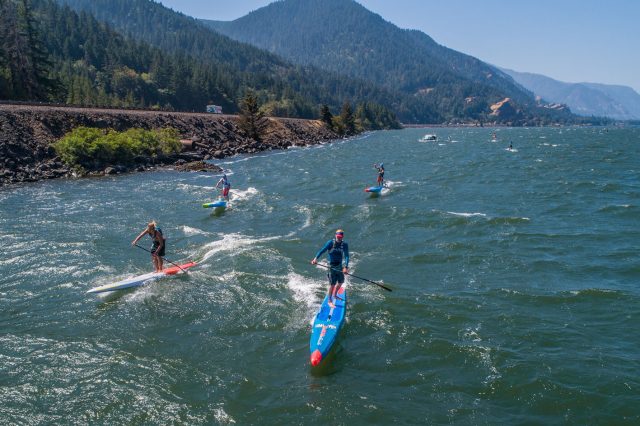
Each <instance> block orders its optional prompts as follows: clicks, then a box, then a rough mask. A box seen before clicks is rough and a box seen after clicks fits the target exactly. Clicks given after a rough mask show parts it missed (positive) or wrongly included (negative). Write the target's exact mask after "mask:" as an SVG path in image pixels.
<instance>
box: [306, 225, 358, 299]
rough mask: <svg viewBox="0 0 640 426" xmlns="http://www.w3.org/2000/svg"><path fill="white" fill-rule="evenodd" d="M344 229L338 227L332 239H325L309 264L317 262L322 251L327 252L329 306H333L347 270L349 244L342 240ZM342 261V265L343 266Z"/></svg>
mask: <svg viewBox="0 0 640 426" xmlns="http://www.w3.org/2000/svg"><path fill="white" fill-rule="evenodd" d="M343 238H344V231H343V230H342V229H338V230H337V231H336V236H335V238H334V239H332V240H329V241H327V243H326V244H325V245H324V247H322V248H321V249H320V251H319V252H318V253H316V256H315V257H314V258H313V259H312V260H311V264H312V265H315V264H317V263H318V258H319V257H320V256H322V254H323V253H324V252H327V255H328V257H329V266H330V268H331V269H329V273H328V274H327V277H328V278H329V291H328V292H327V295H328V296H329V306H331V307H335V304H334V303H333V299H334V298H335V297H336V294H338V290H340V287H341V286H342V284H344V274H345V273H346V272H348V271H349V245H348V244H347V242H346V241H343ZM343 261H344V266H343Z"/></svg>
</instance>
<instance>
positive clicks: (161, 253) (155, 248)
mask: <svg viewBox="0 0 640 426" xmlns="http://www.w3.org/2000/svg"><path fill="white" fill-rule="evenodd" d="M158 234H160V238H161V239H162V242H163V243H164V244H162V248H161V249H160V251H158V247H160V242H159V241H158V239H157V238H156V237H157V236H158ZM149 236H150V237H151V239H152V240H153V246H151V253H153V254H155V255H157V256H164V249H165V248H166V247H167V244H166V240H165V239H164V235H162V230H160V228H156V232H155V234H153V235H151V234H149ZM156 252H157V253H156Z"/></svg>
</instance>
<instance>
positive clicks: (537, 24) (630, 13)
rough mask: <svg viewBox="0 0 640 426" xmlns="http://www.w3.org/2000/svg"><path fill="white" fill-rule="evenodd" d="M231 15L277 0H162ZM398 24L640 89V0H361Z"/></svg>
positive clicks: (522, 64)
mask: <svg viewBox="0 0 640 426" xmlns="http://www.w3.org/2000/svg"><path fill="white" fill-rule="evenodd" d="M159 1H160V2H161V3H162V4H164V5H165V6H167V7H170V8H172V9H174V10H177V11H180V12H182V13H184V14H185V15H189V16H193V17H196V18H206V19H215V20H221V21H231V20H234V19H236V18H239V17H241V16H244V15H246V14H247V13H249V12H251V11H252V10H256V9H259V8H260V7H263V6H266V5H267V4H269V3H272V2H273V0H159ZM357 1H358V3H360V4H362V5H363V6H364V7H366V8H367V9H369V10H371V11H372V12H375V13H377V14H379V15H380V16H382V17H383V18H384V19H385V20H387V21H390V22H392V23H393V24H395V25H397V26H398V27H400V28H411V29H418V30H421V31H423V32H425V33H426V34H428V35H429V36H431V37H432V38H433V39H434V40H435V41H436V42H438V43H440V44H442V45H444V46H447V47H450V48H452V49H454V50H457V51H460V52H463V53H467V54H469V55H472V56H475V57H476V58H478V59H481V60H483V61H485V62H488V63H491V64H494V65H497V66H500V67H505V68H510V69H513V70H516V71H523V72H533V73H537V74H544V75H546V76H548V77H551V78H554V79H556V80H560V81H566V82H572V83H577V82H592V83H607V84H622V85H625V86H631V87H633V88H634V89H635V90H636V92H638V93H640V0H607V1H604V0H483V1H480V0H357Z"/></svg>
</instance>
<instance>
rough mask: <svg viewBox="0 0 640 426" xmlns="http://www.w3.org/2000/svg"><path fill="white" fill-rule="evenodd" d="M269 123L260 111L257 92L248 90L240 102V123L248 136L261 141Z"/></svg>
mask: <svg viewBox="0 0 640 426" xmlns="http://www.w3.org/2000/svg"><path fill="white" fill-rule="evenodd" d="M268 124H269V123H268V120H267V119H266V118H265V117H264V114H263V113H262V111H260V105H259V104H258V98H257V97H256V95H255V93H253V92H252V91H247V93H246V95H245V96H244V98H243V99H242V103H241V104H240V117H239V118H238V125H239V126H240V128H241V129H242V130H244V131H245V133H246V134H247V136H249V137H250V138H252V139H255V140H257V141H259V140H260V137H261V135H262V133H263V132H264V130H265V129H266V127H267V125H268Z"/></svg>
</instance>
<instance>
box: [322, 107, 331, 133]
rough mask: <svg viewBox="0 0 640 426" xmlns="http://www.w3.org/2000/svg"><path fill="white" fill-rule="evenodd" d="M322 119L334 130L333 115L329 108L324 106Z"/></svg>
mask: <svg viewBox="0 0 640 426" xmlns="http://www.w3.org/2000/svg"><path fill="white" fill-rule="evenodd" d="M320 119H321V120H322V121H323V122H324V123H325V124H326V125H327V126H328V127H329V128H330V129H332V128H333V114H331V111H330V110H329V107H328V106H327V105H326V104H324V105H322V108H320Z"/></svg>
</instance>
